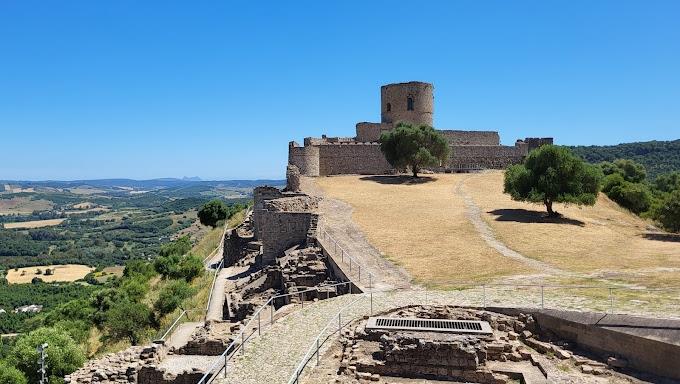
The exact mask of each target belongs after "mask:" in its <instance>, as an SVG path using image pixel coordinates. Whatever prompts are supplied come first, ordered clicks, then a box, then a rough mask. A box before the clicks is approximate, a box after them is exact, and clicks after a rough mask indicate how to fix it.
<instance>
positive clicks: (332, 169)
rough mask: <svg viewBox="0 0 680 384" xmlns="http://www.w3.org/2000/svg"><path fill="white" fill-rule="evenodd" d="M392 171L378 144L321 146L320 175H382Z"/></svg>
mask: <svg viewBox="0 0 680 384" xmlns="http://www.w3.org/2000/svg"><path fill="white" fill-rule="evenodd" d="M391 171H392V166H391V165H390V164H389V163H388V162H387V160H385V156H383V154H382V152H380V145H379V144H377V143H355V144H333V145H321V146H319V174H320V175H340V174H360V175H376V174H377V175H380V174H385V173H389V172H391Z"/></svg>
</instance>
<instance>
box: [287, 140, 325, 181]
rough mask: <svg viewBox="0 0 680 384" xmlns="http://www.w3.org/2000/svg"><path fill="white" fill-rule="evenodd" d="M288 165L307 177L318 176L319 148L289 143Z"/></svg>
mask: <svg viewBox="0 0 680 384" xmlns="http://www.w3.org/2000/svg"><path fill="white" fill-rule="evenodd" d="M288 164H292V165H295V166H297V167H298V169H299V170H300V173H302V174H303V175H307V176H319V147H316V146H313V145H305V146H304V147H301V146H300V145H299V144H298V143H296V142H294V141H291V142H290V143H289V144H288Z"/></svg>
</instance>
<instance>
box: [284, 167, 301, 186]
mask: <svg viewBox="0 0 680 384" xmlns="http://www.w3.org/2000/svg"><path fill="white" fill-rule="evenodd" d="M286 191H290V192H299V191H300V168H298V167H297V166H296V165H293V164H288V166H287V167H286Z"/></svg>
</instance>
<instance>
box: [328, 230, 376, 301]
mask: <svg viewBox="0 0 680 384" xmlns="http://www.w3.org/2000/svg"><path fill="white" fill-rule="evenodd" d="M319 232H320V235H319V239H320V240H323V241H324V242H327V243H328V244H330V245H332V249H333V251H334V253H335V255H333V254H331V247H330V246H328V247H324V248H325V249H326V252H328V253H329V254H331V256H334V258H335V259H336V260H337V259H338V258H339V259H340V260H339V261H340V262H341V263H342V264H345V265H347V266H349V271H348V272H349V275H350V277H352V275H354V276H356V278H357V281H358V283H359V284H361V283H362V282H367V283H368V285H367V286H366V287H367V288H373V274H372V273H370V272H368V269H367V268H366V267H363V266H362V265H361V263H359V262H358V261H357V260H356V259H355V258H353V257H352V256H350V255H349V252H347V251H346V250H345V248H343V247H342V246H341V245H340V244H339V243H338V242H337V240H335V239H334V238H333V236H331V235H330V234H329V233H328V231H326V230H325V229H320V230H319ZM338 253H339V255H338ZM362 269H363V271H364V273H363V275H362V273H361V271H362ZM362 279H363V280H362Z"/></svg>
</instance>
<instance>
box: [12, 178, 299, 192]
mask: <svg viewBox="0 0 680 384" xmlns="http://www.w3.org/2000/svg"><path fill="white" fill-rule="evenodd" d="M195 179H198V180H195ZM285 183H286V182H285V180H271V179H263V180H214V181H203V180H200V179H199V178H194V177H191V178H183V179H176V178H163V179H151V180H133V179H100V180H71V181H57V180H46V181H21V180H6V181H3V180H0V184H11V185H19V186H21V187H22V188H30V187H50V188H74V187H82V186H88V187H93V188H103V189H113V188H121V187H122V188H134V189H147V190H154V189H164V188H178V187H196V186H200V187H224V188H254V187H257V186H260V185H271V186H281V185H284V184H285Z"/></svg>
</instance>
